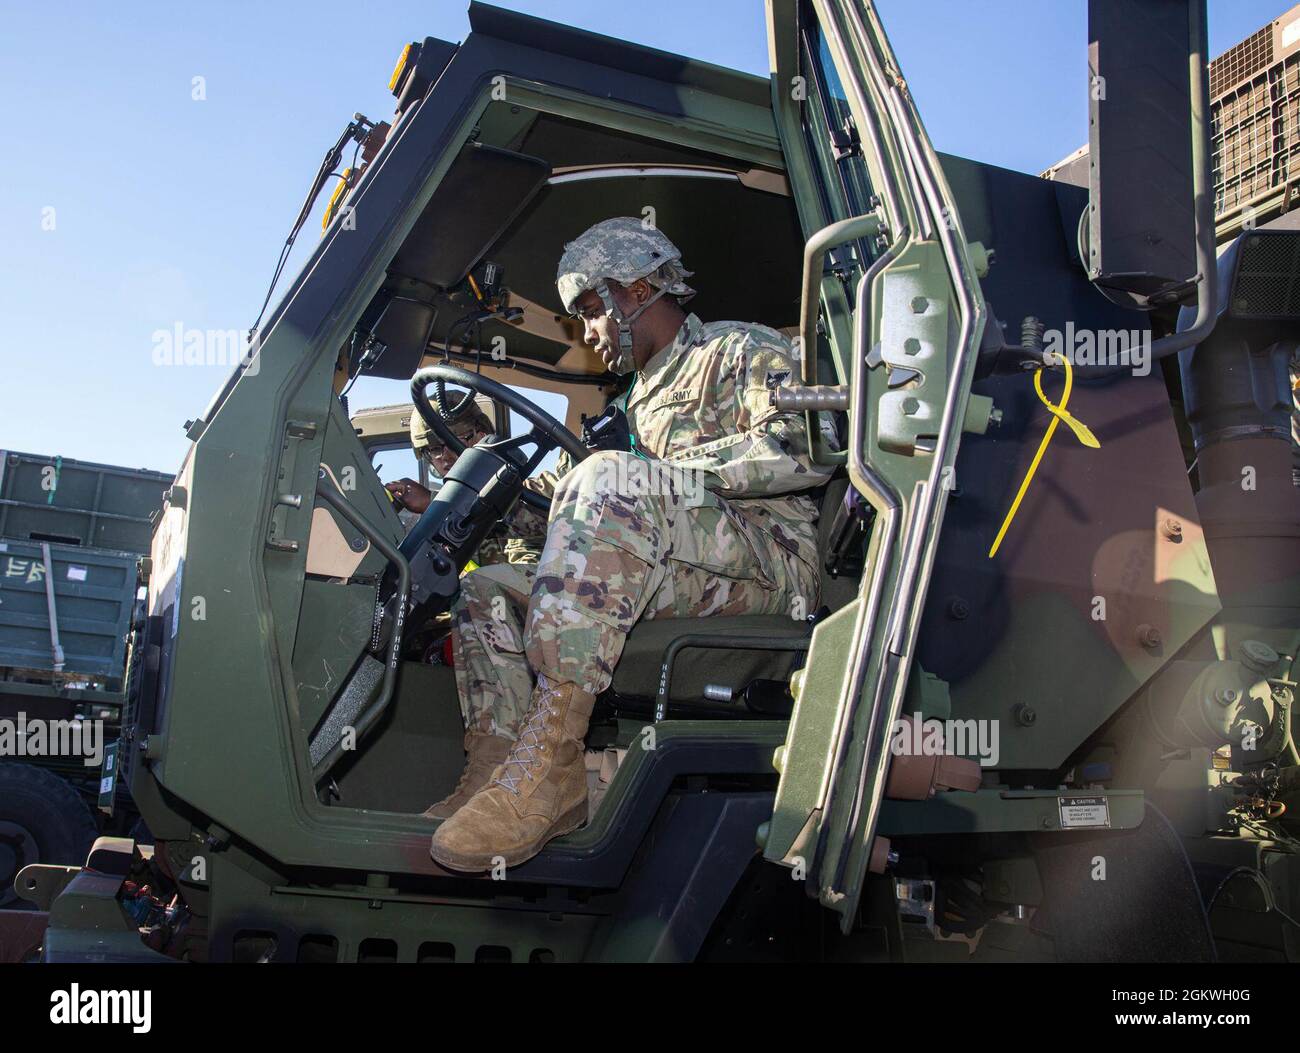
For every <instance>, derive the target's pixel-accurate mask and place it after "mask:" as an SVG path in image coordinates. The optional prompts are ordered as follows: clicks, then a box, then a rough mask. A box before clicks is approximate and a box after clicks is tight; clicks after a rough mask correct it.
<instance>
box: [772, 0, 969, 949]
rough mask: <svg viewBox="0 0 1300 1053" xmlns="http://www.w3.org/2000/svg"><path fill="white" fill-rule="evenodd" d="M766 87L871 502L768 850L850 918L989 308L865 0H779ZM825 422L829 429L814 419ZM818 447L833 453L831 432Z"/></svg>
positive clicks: (805, 682) (827, 345)
mask: <svg viewBox="0 0 1300 1053" xmlns="http://www.w3.org/2000/svg"><path fill="white" fill-rule="evenodd" d="M767 17H768V36H769V40H768V43H769V54H770V57H771V68H772V101H773V107H774V110H775V115H776V122H777V127H778V130H779V133H780V136H781V142H782V147H783V149H784V151H785V154H786V163H787V171H788V173H789V178H790V181H791V186H792V189H793V191H794V193H795V196H796V199H797V201H798V203H799V211H800V219H801V222H802V224H803V228H804V233H805V235H806V236H807V239H808V240H807V244H806V247H805V253H804V307H803V316H802V321H803V324H802V326H801V328H802V332H801V336H800V341H801V342H800V346H801V348H805V349H807V353H806V354H804V355H803V373H804V376H803V379H804V383H805V384H815V383H820V384H823V385H828V384H829V385H832V386H833V388H834V390H831V391H826V389H823V391H825V392H826V394H827V395H828V397H830V398H832V399H835V400H837V401H836V404H837V405H839V406H842V407H843V408H845V410H846V412H847V416H848V425H849V427H848V442H847V450H846V452H845V454H844V455H843V456H844V459H845V461H846V467H847V470H848V475H849V479H850V482H851V484H852V486H853V487H854V488H855V489H856V490H857V491H858V492H859V493H861V494H862V495H863V496H864V497H865V498H866V500H867V501H868V502H869V504H870V506H871V508H872V509H873V510H874V517H873V518H872V521H871V527H870V532H869V535H868V542H867V559H866V569H865V571H864V573H863V579H862V583H861V588H860V590H859V592H858V595H857V598H856V600H855V601H854V602H853V603H852V604H850V605H849V607H847V608H846V609H845V610H843V611H841V612H839V613H837V615H836V616H835V617H833V618H831V619H828V620H827V621H825V622H824V623H823V624H822V625H820V626H819V627H818V629H817V631H816V633H815V634H814V637H813V643H812V649H811V651H810V654H809V657H808V663H807V668H806V671H805V672H804V674H803V676H802V678H801V679H800V680H799V681H798V682H797V683H796V685H795V697H796V704H795V709H794V712H793V714H792V717H791V722H790V730H789V735H788V737H787V740H786V743H785V745H784V747H782V748H781V749H780V750H778V752H777V756H776V759H775V760H776V765H777V767H778V770H779V771H780V772H781V779H780V783H779V787H778V790H777V797H776V807H775V812H774V815H773V818H772V821H771V823H770V826H769V829H768V831H767V836H766V841H765V846H764V854H765V856H766V858H768V859H769V860H772V861H774V862H779V863H782V864H784V865H786V866H789V867H792V868H794V869H795V870H796V875H795V876H796V877H799V876H802V877H803V879H804V880H805V881H806V882H807V883H808V891H809V894H810V895H816V896H817V897H818V898H819V899H820V900H821V902H822V903H823V904H825V905H826V906H827V907H829V908H831V909H833V910H835V911H837V912H839V913H840V914H841V915H842V917H841V926H842V927H843V928H844V930H845V931H846V932H847V931H848V930H849V928H850V927H851V926H852V924H853V920H854V917H855V915H856V911H857V904H858V899H859V895H860V893H861V890H862V887H863V883H864V880H865V877H866V874H867V871H868V869H869V868H870V869H874V870H880V869H882V868H883V866H885V865H886V860H887V856H888V846H887V845H885V844H884V843H883V842H878V840H877V838H876V835H875V829H876V820H877V815H878V812H879V808H880V801H881V797H882V795H883V791H884V785H885V777H886V773H887V771H888V765H889V739H890V730H891V728H892V725H893V722H894V720H896V719H897V717H898V713H899V710H900V706H901V703H902V699H903V693H904V690H905V689H906V686H907V678H908V674H909V672H910V669H911V666H912V653H913V646H914V641H915V638H916V631H917V624H918V621H919V618H920V615H921V610H922V606H923V600H924V596H925V591H926V587H927V584H928V580H929V576H930V569H931V565H932V563H933V558H934V553H935V547H936V544H937V542H938V538H939V532H940V528H941V526H942V523H943V514H944V508H945V504H946V499H947V496H948V493H949V491H950V490H951V489H952V487H953V486H954V485H955V474H954V464H955V461H956V456H957V446H958V441H959V438H960V433H961V428H962V423H963V421H964V420H965V418H966V414H967V403H968V400H969V399H970V384H971V380H972V378H973V372H974V367H975V353H976V348H977V346H978V344H979V339H980V335H981V333H982V330H983V326H984V319H985V310H984V304H983V299H982V297H981V293H980V288H979V282H978V280H977V279H978V273H977V272H982V269H983V266H984V263H985V260H984V255H985V254H984V252H983V249H982V248H980V247H979V246H968V245H967V242H966V239H965V236H964V234H963V232H962V225H961V217H960V216H959V215H958V213H957V210H956V207H955V205H954V204H953V199H952V195H951V192H950V190H949V188H948V185H947V183H946V181H945V179H944V176H943V173H942V172H941V170H940V168H939V163H938V161H937V159H936V157H935V154H934V150H933V148H932V147H931V145H930V142H929V139H928V138H927V136H926V133H925V129H924V128H923V126H922V124H921V121H920V118H919V116H918V114H917V112H916V107H915V105H914V104H913V101H912V98H911V95H910V93H909V92H908V89H907V84H906V82H905V81H904V79H903V77H902V74H901V72H900V71H899V68H898V64H897V61H896V60H895V58H894V55H893V52H892V50H891V48H890V45H889V42H888V39H887V38H886V36H885V33H884V31H883V29H882V27H881V24H880V21H879V18H878V16H877V13H876V11H875V8H874V6H873V5H872V4H871V3H870V2H869V0H805V2H795V0H768V3H767ZM810 431H811V432H812V433H814V434H816V432H817V429H815V428H814V429H810ZM819 453H820V454H822V455H823V456H826V457H830V456H833V455H832V454H830V453H829V451H827V450H826V449H825V448H822V449H821V450H819Z"/></svg>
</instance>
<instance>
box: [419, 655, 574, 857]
mask: <svg viewBox="0 0 1300 1053" xmlns="http://www.w3.org/2000/svg"><path fill="white" fill-rule="evenodd" d="M595 703H596V697H595V696H594V695H589V694H587V693H586V692H585V691H580V690H578V688H577V687H576V686H575V685H574V684H556V683H553V682H551V681H549V680H547V678H546V677H544V676H540V675H539V676H538V678H537V686H536V687H535V688H534V689H533V698H532V704H531V705H530V706H529V709H528V716H527V718H526V719H525V720H524V724H523V727H522V728H520V731H519V738H518V740H517V741H516V742H515V744H514V747H513V748H512V749H511V750H510V755H509V756H508V757H507V758H506V759H505V761H504V763H502V765H501V767H500V768H499V769H498V770H497V772H496V777H495V778H494V779H493V780H492V782H491V784H490V785H489V786H488V787H487V788H486V789H484V790H481V791H480V792H478V793H476V794H475V795H474V796H473V797H472V798H470V801H469V803H468V804H466V805H465V806H464V807H463V808H461V809H460V811H458V812H457V813H456V814H455V815H453V816H452V817H451V818H450V819H448V820H446V821H445V822H444V823H443V824H442V825H441V826H440V827H438V832H437V833H436V834H434V835H433V844H432V845H431V846H430V849H429V851H430V854H431V855H432V856H433V858H434V859H435V860H437V861H438V862H439V863H441V864H442V865H443V866H445V867H447V868H448V869H450V870H461V871H465V872H468V873H478V872H481V871H484V870H490V869H491V868H492V867H493V866H494V865H496V864H497V863H498V862H504V864H505V865H506V866H517V865H518V864H520V863H523V862H524V861H525V860H528V859H532V858H533V856H535V855H537V853H538V852H540V851H541V850H542V846H543V845H545V844H546V842H547V841H550V840H551V839H552V838H555V837H559V836H560V835H561V834H567V833H569V831H571V830H576V829H577V828H578V827H580V826H581V825H582V824H583V823H584V822H586V821H587V769H586V764H585V763H584V760H583V745H582V740H583V737H584V736H585V735H586V734H587V722H588V721H589V720H590V719H591V710H592V707H593V706H594V705H595Z"/></svg>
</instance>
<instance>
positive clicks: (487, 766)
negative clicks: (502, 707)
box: [424, 731, 514, 819]
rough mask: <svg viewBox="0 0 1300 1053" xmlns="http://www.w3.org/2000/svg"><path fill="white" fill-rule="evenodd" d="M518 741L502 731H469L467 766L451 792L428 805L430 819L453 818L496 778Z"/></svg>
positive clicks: (466, 737)
mask: <svg viewBox="0 0 1300 1053" xmlns="http://www.w3.org/2000/svg"><path fill="white" fill-rule="evenodd" d="M513 745H514V743H513V742H511V741H510V740H509V739H508V738H505V737H504V736H502V735H484V734H483V733H482V732H481V731H468V732H466V733H465V770H464V771H463V772H461V776H460V781H459V782H458V783H456V788H455V789H454V790H452V792H451V795H450V796H448V797H444V798H443V799H442V800H441V801H439V802H438V803H437V804H435V805H434V806H433V807H432V808H429V809H426V810H425V812H424V817H425V818H426V819H449V818H450V817H451V816H453V815H455V814H456V811H457V809H459V808H461V807H463V806H464V805H465V803H466V802H467V801H469V799H470V798H471V797H473V796H474V795H475V794H476V793H478V792H479V790H481V789H483V787H485V786H486V785H487V784H488V783H489V782H490V781H491V779H492V773H493V772H494V771H496V769H497V765H498V764H500V763H501V762H502V761H503V760H505V759H506V756H507V754H509V753H510V747H511V746H513Z"/></svg>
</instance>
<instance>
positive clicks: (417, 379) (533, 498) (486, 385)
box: [411, 364, 591, 512]
mask: <svg viewBox="0 0 1300 1053" xmlns="http://www.w3.org/2000/svg"><path fill="white" fill-rule="evenodd" d="M438 381H441V382H442V383H444V384H455V385H457V386H458V387H462V388H468V389H469V391H470V392H471V394H479V395H486V396H487V397H488V398H490V399H492V400H493V401H495V402H499V403H502V404H504V405H505V406H508V407H509V408H510V409H512V410H514V411H515V412H516V413H518V414H519V415H520V416H521V417H523V418H524V419H525V420H527V421H528V423H529V424H531V425H532V428H531V429H530V430H529V431H527V432H525V433H524V434H522V435H516V436H512V437H510V438H508V439H499V440H497V441H496V442H482V443H479V444H478V445H479V448H481V449H486V450H491V451H492V452H493V453H495V454H497V455H499V456H501V457H503V458H505V459H506V460H508V461H509V462H510V463H511V464H513V465H514V466H515V467H516V468H518V469H519V474H520V475H521V476H522V477H523V478H525V479H527V478H528V477H529V476H530V475H532V474H533V472H535V471H536V470H537V466H538V465H539V464H541V463H542V460H543V459H544V458H545V457H546V455H547V454H548V453H550V452H551V451H552V450H554V449H557V448H558V449H561V450H563V451H564V452H565V453H567V454H568V455H569V456H570V457H572V458H573V462H574V464H577V463H578V462H579V461H584V460H586V459H587V455H588V454H589V453H590V452H591V451H590V450H588V449H587V447H586V446H584V445H583V444H582V440H581V439H579V438H578V437H577V436H576V435H574V434H573V432H571V431H569V429H568V428H566V427H565V426H564V425H563V424H561V423H560V422H559V421H558V420H556V419H555V418H554V417H552V416H551V415H550V414H549V413H547V412H546V411H545V410H543V409H542V408H541V407H539V406H538V405H536V403H534V402H532V401H531V400H529V399H526V398H524V396H522V395H521V394H519V392H517V391H515V390H514V389H513V388H508V387H506V385H504V384H502V383H500V382H499V381H496V380H492V379H490V378H488V377H485V376H483V375H482V374H481V373H471V372H469V371H468V370H465V369H457V368H456V367H455V366H450V365H445V364H439V365H436V366H425V367H424V368H423V369H419V370H416V372H415V375H414V376H412V377H411V401H412V402H413V403H414V404H415V409H416V412H418V413H419V414H420V416H421V417H422V418H423V419H424V422H425V423H426V424H428V425H429V428H430V429H431V430H432V431H433V433H434V434H435V435H437V436H438V438H439V439H441V440H442V441H443V442H444V443H446V444H447V447H448V448H449V449H450V450H451V451H452V453H454V454H456V456H458V457H459V456H460V455H461V454H462V453H464V452H465V443H464V442H462V441H461V440H460V439H459V438H458V437H457V436H456V433H455V432H453V431H452V430H451V428H450V427H449V426H448V424H447V421H446V420H445V419H444V418H443V416H442V413H441V412H439V410H438V408H437V407H436V406H434V405H433V403H431V402H430V401H429V395H428V391H427V390H426V389H427V388H428V387H429V385H430V384H433V383H436V382H438ZM529 443H532V444H533V445H534V446H535V447H536V449H535V450H534V451H533V452H532V454H530V455H525V454H524V453H523V451H522V450H521V447H523V446H526V445H527V444H529ZM519 499H520V500H521V501H523V502H524V503H525V504H527V505H531V506H532V507H533V508H536V509H538V510H539V511H542V512H546V511H548V510H549V509H550V507H551V502H550V499H549V498H547V497H543V496H542V495H541V494H538V493H534V492H533V491H532V490H529V489H527V488H526V487H525V488H524V489H523V490H522V491H521V492H520V495H519Z"/></svg>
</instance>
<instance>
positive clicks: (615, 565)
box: [452, 314, 827, 738]
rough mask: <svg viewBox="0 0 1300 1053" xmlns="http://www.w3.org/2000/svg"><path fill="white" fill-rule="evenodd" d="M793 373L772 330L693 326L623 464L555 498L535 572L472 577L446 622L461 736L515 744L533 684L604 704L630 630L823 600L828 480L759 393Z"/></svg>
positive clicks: (802, 608) (644, 410)
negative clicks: (819, 536) (541, 679)
mask: <svg viewBox="0 0 1300 1053" xmlns="http://www.w3.org/2000/svg"><path fill="white" fill-rule="evenodd" d="M795 375H796V371H795V366H794V360H793V355H792V351H791V347H790V344H789V342H788V341H787V340H786V338H785V337H783V336H782V335H781V334H780V333H778V332H776V331H775V330H773V329H768V328H766V327H764V326H760V325H749V324H744V323H740V322H714V323H710V324H707V325H706V324H704V323H702V322H701V321H700V320H699V319H698V318H697V317H696V316H695V315H693V314H692V315H689V316H688V317H687V319H686V321H685V323H684V324H683V325H682V327H681V329H680V330H679V332H678V334H677V337H676V339H675V340H674V341H673V342H672V343H671V344H670V345H669V346H668V347H666V348H664V349H662V350H660V351H659V352H658V353H657V354H656V355H655V356H654V357H653V358H652V359H651V360H650V361H649V362H647V363H646V366H645V368H644V369H643V370H642V371H640V372H639V373H638V374H637V376H636V378H635V382H634V384H633V386H632V388H631V389H630V390H629V392H628V394H627V396H626V397H625V398H622V399H620V400H619V401H620V404H621V405H624V406H625V410H626V413H627V415H628V420H629V424H630V427H631V431H632V435H633V440H634V450H633V452H631V453H623V452H616V451H601V452H598V453H593V454H592V455H591V456H590V457H588V458H587V459H586V460H585V461H583V462H582V463H581V464H579V465H578V466H577V467H576V468H574V469H573V470H572V471H570V472H568V473H567V474H566V475H564V476H563V477H562V478H561V479H560V480H559V481H558V483H557V485H556V487H555V494H554V498H553V502H552V507H551V516H550V523H549V531H548V533H547V536H546V544H545V547H544V549H543V550H542V553H541V558H540V561H539V563H538V564H537V565H536V566H535V567H534V566H525V565H497V566H490V567H483V568H481V569H479V570H476V571H474V572H473V573H472V574H469V575H467V576H466V577H465V578H464V579H463V580H462V582H461V592H460V595H459V597H458V598H457V600H456V602H455V604H454V606H453V608H452V640H453V648H454V654H455V669H456V679H457V687H458V689H459V694H460V699H461V706H462V709H463V710H464V715H465V719H466V725H467V727H468V728H469V729H470V730H471V731H475V730H477V731H480V732H485V733H487V734H495V735H502V736H505V737H508V738H514V737H515V736H516V735H517V734H518V731H519V725H520V722H521V720H522V719H523V716H524V714H525V712H526V711H527V709H528V706H529V698H530V694H531V692H532V689H533V681H534V677H535V674H537V673H542V674H545V675H546V676H547V677H548V678H550V679H551V680H553V681H560V682H568V683H573V684H576V685H578V687H579V688H580V689H581V690H583V691H587V692H590V693H591V694H599V693H600V692H601V691H603V690H604V689H605V688H606V687H607V686H608V685H609V682H610V679H611V677H612V675H613V670H614V667H615V665H616V664H617V662H618V660H619V656H620V654H621V653H622V650H623V643H624V640H625V639H626V637H627V634H628V632H629V631H630V630H631V628H632V626H633V625H634V624H635V623H636V622H637V621H638V620H639V619H641V618H655V617H678V618H683V617H706V616H708V615H735V614H773V613H788V614H790V615H791V616H792V617H795V618H803V617H806V616H807V614H808V613H810V612H811V611H813V610H814V609H815V608H816V606H817V603H818V589H819V586H818V574H817V569H816V568H817V562H818V558H817V552H816V528H815V519H816V507H815V505H814V503H813V501H812V500H811V498H810V497H808V496H807V494H806V493H804V492H803V491H807V490H809V489H810V488H812V487H815V486H818V485H820V484H821V483H823V482H825V480H826V478H827V476H826V474H825V473H824V471H823V470H822V469H820V468H817V467H815V466H813V465H812V463H811V461H810V459H809V456H808V441H807V436H806V434H805V428H804V420H803V417H802V416H801V415H799V414H794V413H778V412H777V411H776V409H775V408H773V407H772V405H771V401H770V396H771V393H772V390H773V389H774V388H775V387H778V386H781V385H784V384H786V383H788V382H789V381H790V379H791V378H792V377H794V376H795Z"/></svg>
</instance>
